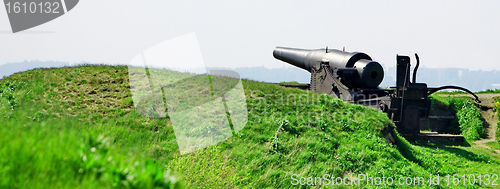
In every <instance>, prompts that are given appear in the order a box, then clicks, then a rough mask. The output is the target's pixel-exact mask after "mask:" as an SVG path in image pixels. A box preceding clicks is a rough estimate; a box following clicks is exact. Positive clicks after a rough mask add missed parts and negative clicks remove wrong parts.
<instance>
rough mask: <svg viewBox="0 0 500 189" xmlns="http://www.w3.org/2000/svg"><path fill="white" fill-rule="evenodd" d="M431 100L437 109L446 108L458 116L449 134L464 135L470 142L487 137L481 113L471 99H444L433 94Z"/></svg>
mask: <svg viewBox="0 0 500 189" xmlns="http://www.w3.org/2000/svg"><path fill="white" fill-rule="evenodd" d="M431 99H432V106H434V107H435V108H443V107H444V108H445V109H448V110H449V111H451V112H453V114H455V115H456V116H455V118H454V120H453V121H452V122H451V124H450V126H449V127H448V128H447V132H449V133H453V134H462V135H463V136H464V137H465V139H467V140H468V141H473V140H479V139H481V138H484V137H486V131H485V130H484V127H483V121H482V119H481V113H480V111H479V108H478V107H477V104H475V103H474V102H473V101H472V99H471V98H470V97H442V96H439V95H438V94H433V95H431Z"/></svg>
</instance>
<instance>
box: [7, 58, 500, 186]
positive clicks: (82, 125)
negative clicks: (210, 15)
mask: <svg viewBox="0 0 500 189" xmlns="http://www.w3.org/2000/svg"><path fill="white" fill-rule="evenodd" d="M7 83H9V84H7ZM0 86H2V90H3V92H2V97H1V98H0V119H1V120H0V121H1V123H2V124H1V125H2V126H1V127H0V133H1V135H2V137H1V138H0V142H1V143H2V144H3V145H2V148H0V178H2V180H0V187H32V186H39V187H51V188H54V187H72V188H74V187H82V188H88V187H110V186H129V187H141V188H147V187H155V186H156V187H158V186H159V187H167V186H172V185H171V184H176V185H175V186H179V185H180V183H179V182H177V181H176V180H175V179H176V177H175V176H172V173H170V172H168V171H167V170H173V171H175V172H176V173H177V175H178V176H179V177H180V178H181V180H182V182H184V183H185V185H187V186H188V187H202V188H231V187H238V188H242V187H251V188H261V187H289V186H290V182H291V181H292V180H291V179H290V177H291V175H292V174H298V175H300V176H305V177H307V176H322V175H323V174H327V173H328V174H334V175H335V176H344V175H349V174H359V173H367V174H369V175H371V176H382V175H386V176H411V177H413V176H423V177H428V175H429V174H455V173H457V174H487V173H490V174H491V173H495V172H496V171H497V170H498V167H500V159H499V158H498V156H494V155H493V154H491V152H489V151H486V150H481V149H470V148H467V147H460V146H445V145H432V144H430V145H413V144H410V143H408V142H406V141H405V140H404V139H402V138H400V140H399V142H398V144H397V146H393V145H391V144H387V143H386V140H385V139H384V138H382V137H383V135H382V133H383V132H384V131H385V129H386V128H388V127H390V126H391V125H392V123H391V122H390V121H389V120H388V119H387V117H386V116H385V115H384V114H383V113H381V112H378V111H376V110H374V109H370V108H366V107H362V106H357V105H351V104H346V103H344V102H342V101H339V100H338V99H335V98H331V97H328V96H325V95H319V94H315V93H308V92H306V91H302V90H296V89H286V88H283V87H279V86H277V85H273V84H264V83H259V82H254V81H246V80H244V81H243V86H244V87H245V95H246V98H247V107H248V111H249V123H248V124H247V125H246V126H245V128H244V129H243V130H242V131H240V132H239V133H237V134H236V135H234V136H232V137H231V138H229V139H228V140H226V141H224V142H221V143H219V144H218V145H215V146H212V147H209V148H207V149H204V150H199V151H196V152H193V153H191V154H187V155H180V154H179V151H178V147H177V143H176V140H175V136H174V134H173V133H174V132H173V127H172V125H171V122H170V120H169V119H168V117H167V118H148V117H143V116H140V115H138V114H137V113H136V112H135V110H134V108H133V106H132V101H131V98H130V97H131V94H130V90H129V86H128V74H127V68H125V67H94V66H87V67H76V68H61V69H43V70H32V71H28V72H25V73H19V74H15V75H13V76H11V77H9V78H7V79H3V80H0ZM4 91H8V92H4ZM10 94H12V95H10ZM282 97H284V101H281V99H282ZM287 97H297V98H287ZM287 99H289V100H287ZM321 112H323V114H321ZM280 115H282V116H280ZM280 125H281V126H282V129H281V130H280V131H279V132H277V130H278V127H280ZM276 133H278V134H277V135H276ZM275 136H277V137H275ZM398 138H399V137H398ZM476 187H477V185H476Z"/></svg>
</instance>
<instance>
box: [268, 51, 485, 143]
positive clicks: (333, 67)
mask: <svg viewBox="0 0 500 189" xmlns="http://www.w3.org/2000/svg"><path fill="white" fill-rule="evenodd" d="M273 56H274V57H275V58H276V59H278V60H281V61H284V62H287V63H289V64H291V65H294V66H296V67H299V68H302V69H305V70H307V71H308V72H310V73H311V83H310V84H309V87H308V88H309V90H311V91H313V92H317V93H324V94H328V95H330V96H334V97H338V98H340V99H342V100H344V101H347V102H349V103H353V104H360V105H364V106H369V107H372V108H375V109H378V110H380V111H382V112H385V113H386V114H387V116H388V117H389V118H390V119H391V121H393V122H394V123H395V125H396V127H397V130H398V132H399V133H401V134H406V135H418V134H419V133H420V124H421V119H422V118H428V116H429V110H430V104H431V101H430V98H429V95H431V94H432V93H434V92H437V91H439V90H444V89H457V90H462V91H465V92H467V93H469V94H471V95H472V96H474V97H475V100H476V101H478V102H479V98H478V97H477V96H476V95H475V94H474V93H472V92H471V91H469V90H468V89H465V88H463V87H459V86H443V87H438V88H429V87H427V84H425V83H417V78H416V77H417V71H418V67H419V66H420V59H419V57H418V55H417V54H415V58H416V60H417V64H416V66H415V68H414V71H413V78H412V79H413V80H412V81H410V67H411V64H410V57H409V56H404V55H396V63H397V68H396V86H394V87H391V88H390V89H382V88H380V87H379V85H380V83H382V80H383V78H384V70H383V67H382V66H381V65H380V64H379V63H378V62H376V61H373V60H372V58H371V57H370V56H368V55H367V54H365V53H362V52H346V51H344V50H336V49H328V47H327V48H325V49H314V50H306V49H295V48H287V47H276V48H275V49H274V51H273Z"/></svg>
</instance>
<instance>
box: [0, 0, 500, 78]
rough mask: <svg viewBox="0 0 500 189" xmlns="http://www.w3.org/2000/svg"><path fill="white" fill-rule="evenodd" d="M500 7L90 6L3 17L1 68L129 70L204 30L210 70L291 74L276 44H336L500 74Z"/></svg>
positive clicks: (388, 62) (389, 60) (389, 58)
mask: <svg viewBox="0 0 500 189" xmlns="http://www.w3.org/2000/svg"><path fill="white" fill-rule="evenodd" d="M498 7H500V1H456V0H455V1H331V0H328V1H308V2H305V1H290V0H288V1H285V0H283V1H270V0H267V1H256V0H252V1H186V0H183V1H166V0H148V1H143V0H133V1H132V0H83V1H80V2H79V4H78V5H77V6H76V7H75V8H73V9H72V10H71V11H69V12H68V13H67V14H65V15H63V16H61V17H59V18H57V19H55V20H53V21H51V22H48V23H46V24H43V25H40V26H38V27H35V28H32V29H29V30H27V31H25V32H20V33H16V34H12V32H11V28H10V24H9V21H8V17H7V13H6V11H5V9H0V64H5V63H10V62H21V61H24V60H28V61H29V60H54V61H68V62H82V61H84V62H95V63H124V64H127V63H129V62H130V61H131V60H132V59H133V58H134V57H136V56H137V55H138V54H140V53H141V52H143V51H144V50H146V49H148V48H150V47H152V46H155V45H157V44H160V43H162V42H164V41H167V40H169V39H173V38H176V37H179V36H183V35H186V34H190V33H193V32H194V33H195V34H196V37H197V41H198V43H199V50H201V54H202V57H203V60H204V62H205V65H206V66H210V67H214V66H217V67H231V68H235V67H254V66H265V67H268V68H274V67H282V66H284V65H287V64H286V63H284V62H281V61H278V60H275V59H274V58H273V56H272V51H273V49H274V48H275V47H276V46H286V47H296V48H306V49H315V48H324V47H325V46H329V48H336V49H342V47H345V48H346V51H360V52H365V53H367V54H368V55H370V56H371V57H372V58H373V59H374V60H376V61H379V62H380V63H382V64H384V65H385V66H392V65H394V64H395V57H396V54H406V55H412V56H413V53H415V52H418V53H419V56H420V58H421V60H422V64H423V66H424V67H432V68H436V67H442V68H443V67H458V68H469V69H473V70H478V69H482V70H492V69H497V70H498V69H500V67H499V66H498V65H500V57H499V56H500V54H499V53H498V52H499V50H500V37H499V35H500V24H499V23H500V11H498V10H497V9H498ZM194 51H196V49H195V50H194ZM185 58H190V57H185ZM412 61H413V60H412Z"/></svg>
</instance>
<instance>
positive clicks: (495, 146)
mask: <svg viewBox="0 0 500 189" xmlns="http://www.w3.org/2000/svg"><path fill="white" fill-rule="evenodd" d="M486 145H488V146H489V147H491V148H492V149H495V150H500V144H498V142H494V141H493V142H487V143H486Z"/></svg>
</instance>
